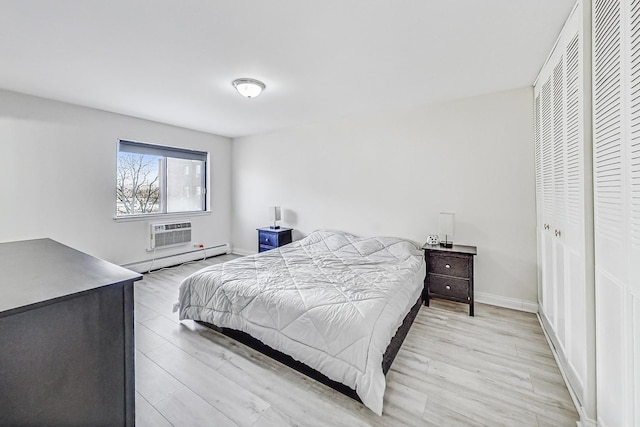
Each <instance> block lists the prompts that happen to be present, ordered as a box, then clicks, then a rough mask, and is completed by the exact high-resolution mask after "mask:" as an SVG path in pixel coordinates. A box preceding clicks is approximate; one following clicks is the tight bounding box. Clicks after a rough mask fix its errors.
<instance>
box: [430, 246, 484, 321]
mask: <svg viewBox="0 0 640 427" xmlns="http://www.w3.org/2000/svg"><path fill="white" fill-rule="evenodd" d="M422 249H423V250H424V255H425V260H426V261H427V275H426V276H425V278H424V292H423V299H424V304H425V305H426V306H429V300H430V299H431V298H444V299H448V300H451V301H458V302H462V303H465V304H469V316H473V257H474V255H476V254H477V253H478V249H477V248H476V247H475V246H464V245H452V247H451V248H445V247H442V246H436V245H430V244H425V245H424V246H423V247H422Z"/></svg>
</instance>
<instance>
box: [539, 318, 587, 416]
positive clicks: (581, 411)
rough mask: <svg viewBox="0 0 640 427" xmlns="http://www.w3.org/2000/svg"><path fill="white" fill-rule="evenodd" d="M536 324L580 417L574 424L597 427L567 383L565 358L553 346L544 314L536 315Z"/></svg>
mask: <svg viewBox="0 0 640 427" xmlns="http://www.w3.org/2000/svg"><path fill="white" fill-rule="evenodd" d="M538 322H539V323H540V327H541V328H542V332H543V333H544V337H545V338H546V340H547V343H548V344H549V348H550V349H551V354H553V358H554V359H555V361H556V365H558V370H560V375H562V379H563V380H564V383H565V385H566V386H567V390H568V391H569V396H570V397H571V400H572V401H573V405H574V406H575V407H576V411H577V412H578V415H579V416H580V419H579V420H578V421H577V422H576V426H577V427H597V426H598V425H599V424H598V422H597V421H596V420H593V419H591V418H589V416H588V415H587V413H586V411H585V410H584V407H583V406H582V404H581V403H580V399H579V398H578V396H577V395H576V390H574V389H573V387H572V383H571V381H569V377H570V376H571V372H570V370H569V369H568V368H567V367H566V366H565V362H564V360H566V357H565V356H564V354H562V355H561V354H560V353H559V352H558V349H557V348H556V346H555V344H554V338H553V337H552V334H554V332H553V329H552V328H551V327H550V325H549V323H548V320H547V318H546V317H545V315H544V313H542V312H539V313H538Z"/></svg>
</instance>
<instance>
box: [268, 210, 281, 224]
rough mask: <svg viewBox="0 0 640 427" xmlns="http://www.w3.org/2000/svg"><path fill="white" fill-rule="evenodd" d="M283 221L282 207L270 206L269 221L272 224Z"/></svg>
mask: <svg viewBox="0 0 640 427" xmlns="http://www.w3.org/2000/svg"><path fill="white" fill-rule="evenodd" d="M281 219H282V217H281V211H280V206H269V220H270V221H271V222H276V221H280V220H281Z"/></svg>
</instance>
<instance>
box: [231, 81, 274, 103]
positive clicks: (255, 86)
mask: <svg viewBox="0 0 640 427" xmlns="http://www.w3.org/2000/svg"><path fill="white" fill-rule="evenodd" d="M232 84H233V87H235V88H236V90H237V91H238V93H239V94H240V95H242V96H244V97H245V98H255V97H256V96H258V95H260V92H262V91H263V90H264V89H265V87H266V86H265V85H264V83H262V82H261V81H260V80H255V79H235V80H234V81H233V83H232Z"/></svg>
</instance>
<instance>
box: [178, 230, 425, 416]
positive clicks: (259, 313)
mask: <svg viewBox="0 0 640 427" xmlns="http://www.w3.org/2000/svg"><path fill="white" fill-rule="evenodd" d="M425 271H426V267H425V261H424V256H423V252H422V250H421V249H420V248H419V247H418V246H417V245H416V244H414V243H413V242H410V241H408V240H404V239H399V238H394V237H376V238H358V237H356V236H353V235H351V234H348V233H344V232H337V231H315V232H313V233H311V234H310V235H309V236H307V237H305V238H303V239H302V240H299V241H296V242H293V243H291V244H289V245H286V246H283V247H280V248H277V249H273V250H270V251H267V252H262V253H260V254H256V255H252V256H247V257H243V258H238V259H235V260H233V261H229V262H226V263H224V264H218V265H214V266H211V267H207V268H204V269H202V270H200V271H198V272H196V273H194V274H192V275H190V276H189V277H187V278H186V279H185V280H184V281H183V282H182V283H181V285H180V295H179V311H180V313H179V314H180V320H184V319H192V320H198V321H203V322H207V323H211V324H213V325H216V326H219V327H226V328H232V329H236V330H239V331H243V332H246V333H248V334H250V335H251V336H253V337H254V338H257V339H259V340H260V341H262V342H263V343H265V344H267V345H268V346H270V347H272V348H274V349H276V350H278V351H281V352H283V353H286V354H288V355H290V356H292V357H293V358H294V359H296V360H298V361H300V362H302V363H305V364H306V365H308V366H310V367H311V368H313V369H315V370H317V371H319V372H321V373H323V374H324V375H326V376H327V377H329V378H330V379H332V380H334V381H338V382H340V383H343V384H345V385H347V386H349V387H351V388H353V389H354V390H355V391H356V393H357V394H358V396H359V397H360V399H361V400H362V403H363V404H365V405H366V406H367V407H368V408H370V409H371V410H372V411H373V412H375V413H376V414H378V415H381V414H382V402H383V396H384V391H385V377H384V374H383V372H382V358H383V355H384V352H385V350H386V348H387V346H388V345H389V342H390V341H391V338H392V337H393V335H394V334H395V332H396V330H397V329H398V327H399V326H400V325H401V324H402V321H403V319H404V317H405V315H406V314H407V313H408V312H409V310H410V309H411V307H412V305H413V304H414V303H415V302H416V300H417V299H418V297H419V296H420V293H421V292H422V289H423V286H424V276H425Z"/></svg>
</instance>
